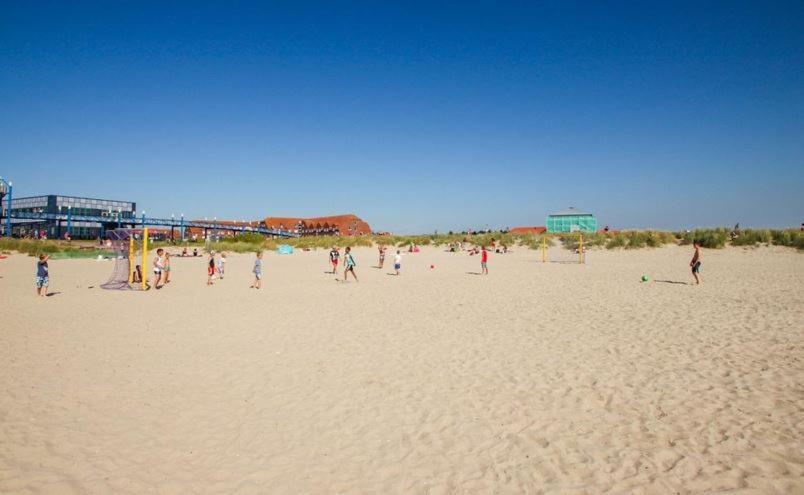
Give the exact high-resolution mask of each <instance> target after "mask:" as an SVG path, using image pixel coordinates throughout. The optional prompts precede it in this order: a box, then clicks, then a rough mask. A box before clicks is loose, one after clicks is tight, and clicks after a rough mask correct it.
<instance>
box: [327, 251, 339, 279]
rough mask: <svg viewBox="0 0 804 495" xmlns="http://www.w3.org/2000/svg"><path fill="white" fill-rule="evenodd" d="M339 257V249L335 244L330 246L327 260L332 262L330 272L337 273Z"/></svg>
mask: <svg viewBox="0 0 804 495" xmlns="http://www.w3.org/2000/svg"><path fill="white" fill-rule="evenodd" d="M340 257H341V253H340V251H338V248H337V247H335V246H332V250H331V251H330V252H329V262H330V263H332V274H333V275H337V273H338V272H337V270H338V258H340Z"/></svg>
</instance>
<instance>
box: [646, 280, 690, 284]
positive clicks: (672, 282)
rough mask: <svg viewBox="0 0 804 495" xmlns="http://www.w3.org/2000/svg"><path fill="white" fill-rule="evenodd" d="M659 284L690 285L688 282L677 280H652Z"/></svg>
mask: <svg viewBox="0 0 804 495" xmlns="http://www.w3.org/2000/svg"><path fill="white" fill-rule="evenodd" d="M654 282H659V283H660V284H676V285H692V284H690V283H689V282H679V281H678V280H654Z"/></svg>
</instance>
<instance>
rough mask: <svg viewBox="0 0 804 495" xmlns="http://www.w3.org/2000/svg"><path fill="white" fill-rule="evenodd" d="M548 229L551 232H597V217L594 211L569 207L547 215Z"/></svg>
mask: <svg viewBox="0 0 804 495" xmlns="http://www.w3.org/2000/svg"><path fill="white" fill-rule="evenodd" d="M547 231H548V232H550V233H562V232H596V231H597V218H595V216H594V215H593V214H592V213H586V212H583V211H580V210H576V209H575V208H573V207H569V208H567V209H566V210H561V211H557V212H555V213H552V214H550V215H548V216H547Z"/></svg>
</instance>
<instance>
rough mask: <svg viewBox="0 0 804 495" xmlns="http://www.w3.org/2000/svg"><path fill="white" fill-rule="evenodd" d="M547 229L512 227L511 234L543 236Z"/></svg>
mask: <svg viewBox="0 0 804 495" xmlns="http://www.w3.org/2000/svg"><path fill="white" fill-rule="evenodd" d="M546 230H547V227H512V228H511V230H509V232H510V233H511V234H520V235H521V234H536V235H539V234H543V233H544V232H545V231H546Z"/></svg>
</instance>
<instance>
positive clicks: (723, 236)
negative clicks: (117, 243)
mask: <svg viewBox="0 0 804 495" xmlns="http://www.w3.org/2000/svg"><path fill="white" fill-rule="evenodd" d="M543 237H546V239H547V244H548V246H553V245H555V241H556V239H558V241H559V242H561V244H562V246H563V247H564V248H566V249H569V250H575V249H577V248H578V236H575V235H572V236H570V235H567V236H557V237H554V236H544V235H536V234H521V235H519V234H518V235H514V234H510V233H501V232H492V233H483V234H431V235H408V236H395V235H385V236H357V237H346V236H344V237H340V236H320V237H299V238H294V239H272V238H265V237H263V236H262V235H261V234H256V233H244V234H240V235H238V236H235V237H232V238H227V239H224V240H221V241H218V242H212V243H210V244H209V249H213V250H215V251H218V252H222V251H226V252H232V253H255V252H257V251H261V250H268V251H273V250H275V249H277V247H278V246H279V245H280V244H288V245H290V246H292V247H293V248H295V249H313V250H317V249H329V248H331V247H332V246H338V247H340V248H344V247H347V246H350V247H360V246H362V247H370V246H375V245H384V246H392V247H399V248H407V247H408V246H409V245H410V244H411V243H413V244H415V245H417V246H447V245H449V244H450V243H453V242H462V243H463V244H464V245H471V246H477V247H480V246H487V247H488V246H490V245H491V240H492V239H494V240H495V242H496V243H497V245H504V246H507V247H508V248H509V249H511V248H515V247H517V246H519V247H523V248H527V249H533V250H538V249H541V246H542V238H543ZM583 238H584V247H585V248H586V249H596V248H605V249H643V248H652V247H661V246H664V245H668V244H679V245H682V246H684V245H690V244H692V243H693V241H699V242H700V243H701V245H702V246H703V247H704V248H706V249H721V248H723V247H725V246H727V245H731V246H741V247H751V246H785V247H790V248H795V249H797V250H798V251H802V252H804V233H802V232H801V231H799V230H798V229H746V230H743V231H742V232H740V234H739V235H737V236H735V237H734V238H731V236H730V230H729V229H727V228H725V227H719V228H711V229H696V230H693V231H690V232H686V231H685V232H676V233H671V232H666V231H659V230H647V231H636V230H632V231H622V232H617V233H613V232H608V233H587V234H584V237H583ZM149 247H150V248H151V249H157V248H160V247H162V248H183V247H187V248H188V249H193V248H197V249H199V250H200V251H204V250H206V249H207V246H206V245H205V244H204V242H203V241H196V242H192V241H185V242H182V243H176V244H171V243H168V242H165V241H156V242H153V243H151V244H150V246H149ZM11 251H16V252H19V253H25V254H27V255H29V256H39V255H40V254H42V253H45V254H49V255H51V256H52V257H53V258H54V259H60V258H62V259H64V258H95V257H97V256H98V255H102V256H106V255H108V254H109V252H108V251H107V250H104V249H98V248H97V247H95V246H94V245H88V244H85V245H83V246H82V245H81V243H79V242H74V243H72V244H68V243H65V242H64V241H59V240H36V239H9V238H7V237H4V238H0V252H11Z"/></svg>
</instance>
